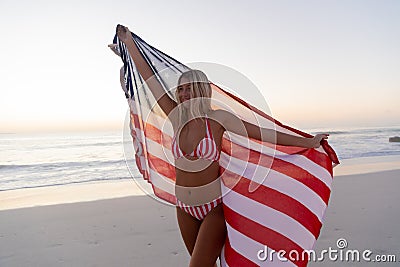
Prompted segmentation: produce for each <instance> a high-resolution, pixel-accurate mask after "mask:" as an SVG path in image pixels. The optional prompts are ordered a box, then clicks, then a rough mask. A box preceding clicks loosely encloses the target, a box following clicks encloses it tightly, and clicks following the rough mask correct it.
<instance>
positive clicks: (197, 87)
mask: <svg viewBox="0 0 400 267" xmlns="http://www.w3.org/2000/svg"><path fill="white" fill-rule="evenodd" d="M183 78H185V79H187V80H188V81H189V82H190V83H191V84H192V90H191V92H190V97H191V99H190V106H189V108H185V107H183V105H182V103H181V102H180V99H179V97H178V89H177V90H176V91H175V98H176V102H177V103H178V110H177V111H178V118H176V119H177V120H176V122H177V127H178V128H177V129H179V128H180V127H182V126H183V125H184V124H185V123H187V122H188V121H189V120H190V119H194V118H200V117H204V116H205V115H206V114H208V113H209V112H210V111H211V110H212V109H211V92H212V89H211V85H210V82H209V81H208V78H207V76H206V75H205V74H204V72H202V71H200V70H189V71H186V72H184V73H182V75H181V76H180V77H179V79H178V86H179V85H180V84H181V80H182V79H183Z"/></svg>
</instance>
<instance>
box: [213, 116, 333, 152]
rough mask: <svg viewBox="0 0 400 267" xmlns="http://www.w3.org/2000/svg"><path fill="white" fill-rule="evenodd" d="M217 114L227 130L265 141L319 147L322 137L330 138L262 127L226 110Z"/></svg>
mask: <svg viewBox="0 0 400 267" xmlns="http://www.w3.org/2000/svg"><path fill="white" fill-rule="evenodd" d="M217 114H218V115H217V117H218V118H217V120H218V121H219V122H220V123H221V124H222V126H223V127H224V128H225V130H226V131H230V132H233V133H236V134H239V135H242V136H246V137H250V138H254V139H257V140H260V141H263V142H268V143H272V144H277V145H284V146H298V147H305V148H317V147H319V146H320V142H321V140H322V139H328V134H317V135H316V136H314V137H313V138H307V137H299V136H293V135H290V134H285V133H281V132H278V131H275V130H272V129H266V128H261V127H259V126H257V125H254V124H252V123H248V122H246V121H243V120H241V119H240V118H238V117H237V116H236V115H234V114H232V113H231V112H228V111H225V110H219V111H218V113H217Z"/></svg>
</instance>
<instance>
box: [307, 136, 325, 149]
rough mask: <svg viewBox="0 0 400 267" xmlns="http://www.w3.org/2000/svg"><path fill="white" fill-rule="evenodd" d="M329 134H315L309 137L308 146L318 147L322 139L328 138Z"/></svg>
mask: <svg viewBox="0 0 400 267" xmlns="http://www.w3.org/2000/svg"><path fill="white" fill-rule="evenodd" d="M328 136H329V134H326V133H324V134H317V135H316V136H314V137H313V138H311V139H310V148H318V147H319V146H320V145H321V141H322V140H326V139H328Z"/></svg>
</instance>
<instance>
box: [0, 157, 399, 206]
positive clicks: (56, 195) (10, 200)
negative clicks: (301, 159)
mask: <svg viewBox="0 0 400 267" xmlns="http://www.w3.org/2000/svg"><path fill="white" fill-rule="evenodd" d="M397 169H400V156H381V157H365V158H354V159H346V160H342V161H341V164H339V165H338V166H336V167H335V168H334V169H333V173H334V179H335V178H336V177H340V176H348V175H357V174H367V173H376V172H382V171H389V170H397ZM139 183H140V186H146V187H147V190H148V189H149V187H150V185H149V184H148V183H147V181H144V180H142V179H141V180H139ZM145 195H146V193H145V192H144V190H142V189H141V188H140V187H139V185H138V184H137V182H135V181H134V180H133V178H131V179H129V178H128V179H124V180H118V181H99V182H89V183H76V184H67V185H54V186H43V187H36V188H23V189H15V190H7V191H1V192H0V211H2V210H10V209H18V208H29V207H38V206H48V205H57V204H67V203H79V202H88V201H96V200H106V199H114V198H121V197H129V196H145Z"/></svg>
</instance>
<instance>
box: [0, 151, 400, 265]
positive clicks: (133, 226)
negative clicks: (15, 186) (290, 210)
mask: <svg viewBox="0 0 400 267" xmlns="http://www.w3.org/2000/svg"><path fill="white" fill-rule="evenodd" d="M381 158H382V157H381ZM399 163H400V160H399V159H398V157H390V158H386V159H383V160H373V159H372V160H371V159H365V160H363V159H358V160H349V161H344V162H343V164H341V165H339V166H338V167H336V168H335V178H334V182H333V193H332V196H331V199H330V202H329V207H328V209H327V212H326V215H325V224H324V225H323V228H322V231H321V235H320V237H319V239H318V241H317V243H316V246H315V251H317V252H318V251H321V250H323V249H328V248H329V247H331V248H332V249H337V244H336V241H337V240H338V239H339V238H344V239H346V241H347V247H346V249H357V250H359V251H361V252H362V251H363V250H366V249H369V250H371V251H372V254H371V255H370V258H371V259H373V258H374V257H375V255H378V254H381V255H382V254H385V255H389V254H391V255H395V256H396V260H397V263H393V262H392V263H380V264H379V266H398V262H399V261H400V251H399V248H398V244H399V242H400V231H398V222H399V214H400V207H399V205H398V203H399V202H400V195H399V193H398V188H399V187H400V179H399V178H400V164H399ZM0 205H1V206H0V221H1V227H0V266H160V265H163V266H187V265H188V261H189V255H188V253H187V251H186V249H185V247H184V244H183V241H182V240H181V237H180V233H179V230H178V225H177V222H176V218H175V208H174V207H171V206H168V205H165V204H162V203H160V202H158V201H156V200H154V199H152V198H151V197H149V196H146V195H143V193H142V192H141V190H140V189H138V188H137V187H136V186H135V183H134V182H133V181H124V182H113V183H110V182H108V183H100V184H82V185H71V186H60V187H57V186H53V187H44V188H35V189H21V190H13V191H4V192H0ZM376 264H377V263H376V262H370V263H369V264H367V263H366V262H365V261H361V262H344V261H340V260H337V261H330V260H329V259H328V258H327V257H326V259H325V260H324V261H323V262H311V263H310V264H309V266H320V265H323V266H365V265H368V266H376Z"/></svg>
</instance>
